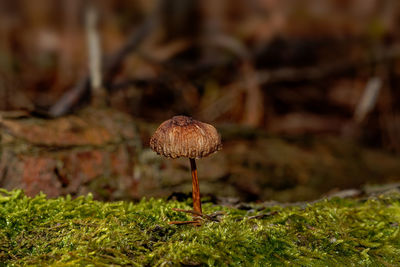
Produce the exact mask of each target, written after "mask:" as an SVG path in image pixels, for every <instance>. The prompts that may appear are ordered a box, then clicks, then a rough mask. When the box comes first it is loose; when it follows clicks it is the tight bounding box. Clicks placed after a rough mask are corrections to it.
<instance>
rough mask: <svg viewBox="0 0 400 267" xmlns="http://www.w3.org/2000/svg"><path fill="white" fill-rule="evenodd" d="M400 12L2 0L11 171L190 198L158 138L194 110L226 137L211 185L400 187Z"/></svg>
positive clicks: (312, 190)
mask: <svg viewBox="0 0 400 267" xmlns="http://www.w3.org/2000/svg"><path fill="white" fill-rule="evenodd" d="M399 27H400V2H399V1H397V0H324V1H321V0H301V1H295V0H220V1H213V0H202V1H200V0H137V1H125V0H119V1H111V0H107V1H106V0H98V1H81V0H68V1H67V0H59V1H54V0H35V1H29V0H14V1H7V0H0V110H1V113H0V114H1V115H0V119H1V120H0V124H1V147H0V153H1V161H0V186H1V187H5V188H8V189H11V188H23V189H24V190H25V191H26V192H27V193H28V194H31V195H34V194H37V193H39V192H40V191H43V192H45V193H46V194H48V195H49V196H51V197H53V196H58V195H65V194H71V195H73V196H76V195H80V194H86V193H88V192H93V193H94V195H95V197H96V198H99V199H105V200H113V199H139V198H141V197H143V196H157V197H161V196H163V197H166V196H170V197H176V198H182V197H183V198H185V197H187V196H190V190H191V179H190V172H189V164H188V162H187V160H185V159H182V160H181V159H179V160H169V159H164V158H161V157H159V156H157V155H156V154H155V153H153V152H152V151H150V150H149V148H148V140H149V137H150V136H151V134H152V133H153V131H154V130H155V129H156V127H157V126H158V125H159V123H161V122H162V121H164V120H166V119H169V118H170V117H172V116H174V115H180V114H183V115H188V116H192V117H194V118H195V119H198V120H201V121H205V122H208V123H212V124H214V125H216V126H217V128H218V129H219V131H220V133H221V135H222V138H223V142H224V149H223V150H222V151H221V152H219V153H217V154H215V155H212V156H210V157H209V158H206V159H202V160H199V163H198V164H199V178H200V187H201V192H202V193H203V195H204V196H208V197H206V199H209V200H211V201H214V200H215V199H221V198H222V197H225V198H227V197H229V198H232V199H240V200H245V201H258V200H279V201H302V200H311V199H316V198H319V197H321V196H323V195H327V194H328V195H331V194H335V192H341V190H344V189H349V188H355V189H356V190H354V191H352V193H353V194H362V193H363V192H365V191H368V190H375V189H374V188H376V185H382V184H389V186H394V187H397V186H398V184H397V183H398V182H399V181H400V157H399V153H400V106H399V104H397V103H398V101H399V100H400V90H399V83H400V33H399V32H398V30H397V29H398V28H399ZM90 40H94V41H92V42H91V41H90ZM93 51H94V52H93ZM89 52H90V53H92V55H91V54H90V53H89ZM96 57H97V59H98V60H97V61H96ZM90 62H92V63H90ZM96 62H97V64H96ZM91 64H94V65H91ZM91 66H92V67H91ZM93 66H94V67H93ZM96 68H97V75H98V76H99V77H100V78H98V80H99V81H100V83H97V85H94V83H93V76H94V75H96ZM93 70H94V72H93ZM91 81H92V82H91ZM96 87H97V89H99V88H100V89H101V90H97V91H96V90H95V89H96ZM97 98H98V99H100V102H101V103H102V104H101V105H97V104H96V103H95V102H96V101H93V99H97Z"/></svg>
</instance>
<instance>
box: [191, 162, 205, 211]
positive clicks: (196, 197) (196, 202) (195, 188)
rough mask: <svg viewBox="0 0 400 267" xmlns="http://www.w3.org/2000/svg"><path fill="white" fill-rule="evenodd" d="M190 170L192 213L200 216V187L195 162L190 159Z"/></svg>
mask: <svg viewBox="0 0 400 267" xmlns="http://www.w3.org/2000/svg"><path fill="white" fill-rule="evenodd" d="M190 168H191V170H192V196H193V209H194V211H196V212H198V213H200V214H202V211H201V200H200V187H199V180H198V178H197V167H196V160H195V159H190Z"/></svg>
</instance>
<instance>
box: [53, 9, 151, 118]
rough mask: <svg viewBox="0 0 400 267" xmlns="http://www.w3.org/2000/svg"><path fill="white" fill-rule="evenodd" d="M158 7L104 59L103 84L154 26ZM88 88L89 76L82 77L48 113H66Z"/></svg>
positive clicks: (54, 115) (59, 114)
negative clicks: (124, 41)
mask: <svg viewBox="0 0 400 267" xmlns="http://www.w3.org/2000/svg"><path fill="white" fill-rule="evenodd" d="M157 13H158V8H157V9H156V10H155V12H153V14H151V15H150V16H149V17H148V18H147V19H146V20H145V21H144V22H143V24H142V25H140V26H139V28H138V29H137V30H135V31H133V32H132V34H131V35H130V37H129V38H128V40H127V41H126V43H125V44H124V45H123V46H122V47H121V48H120V49H119V50H118V51H117V52H115V53H114V54H113V55H111V56H110V57H109V58H108V59H106V62H105V65H104V70H103V73H104V75H103V77H104V85H107V83H108V81H110V80H112V78H113V77H114V75H115V74H116V73H117V72H118V70H119V67H120V65H121V63H122V61H123V59H124V58H125V57H126V56H127V55H128V54H129V53H131V52H132V51H133V50H135V49H136V48H137V47H138V46H139V45H140V44H141V43H142V42H143V40H144V39H145V38H146V37H147V36H148V35H149V33H150V32H152V31H153V29H154V28H155V26H156V21H157ZM89 89H90V77H89V76H86V77H84V78H82V79H81V80H80V81H79V82H78V83H77V84H76V85H75V87H73V88H72V89H71V90H68V91H67V92H66V93H64V95H62V96H61V98H60V99H59V100H58V101H57V102H56V103H55V104H54V105H53V106H52V107H51V108H50V110H49V115H50V116H51V117H58V116H62V115H64V114H66V113H68V112H69V111H70V110H71V109H72V107H73V106H74V105H76V104H77V103H79V102H80V100H81V98H82V97H83V96H84V95H85V93H86V92H87V91H88V90H89Z"/></svg>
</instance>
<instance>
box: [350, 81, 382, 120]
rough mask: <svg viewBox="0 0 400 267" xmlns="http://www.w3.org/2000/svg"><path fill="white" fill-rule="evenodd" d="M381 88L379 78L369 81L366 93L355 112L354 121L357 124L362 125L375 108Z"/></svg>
mask: <svg viewBox="0 0 400 267" xmlns="http://www.w3.org/2000/svg"><path fill="white" fill-rule="evenodd" d="M381 88H382V81H381V79H380V78H379V77H372V78H371V79H370V80H369V81H368V83H367V85H366V86H365V90H364V93H363V95H362V97H361V99H360V101H359V102H358V104H357V107H356V109H355V111H354V120H355V122H356V123H361V122H362V121H363V120H364V119H365V117H366V116H367V115H368V113H370V112H371V110H372V109H373V108H374V106H375V104H376V101H377V99H378V96H379V91H380V89H381Z"/></svg>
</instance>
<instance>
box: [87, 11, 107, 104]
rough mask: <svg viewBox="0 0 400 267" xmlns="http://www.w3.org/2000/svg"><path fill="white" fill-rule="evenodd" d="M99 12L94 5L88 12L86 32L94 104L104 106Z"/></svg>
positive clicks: (104, 94)
mask: <svg viewBox="0 0 400 267" xmlns="http://www.w3.org/2000/svg"><path fill="white" fill-rule="evenodd" d="M97 27H98V13H97V10H96V9H95V8H94V7H93V6H89V7H88V9H87V12H86V32H87V43H88V54H89V72H90V85H91V89H92V104H94V105H95V106H103V105H105V103H106V95H107V93H106V91H105V89H104V88H103V86H102V66H101V57H102V55H101V46H100V36H99V35H100V34H99V31H98V28H97Z"/></svg>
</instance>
